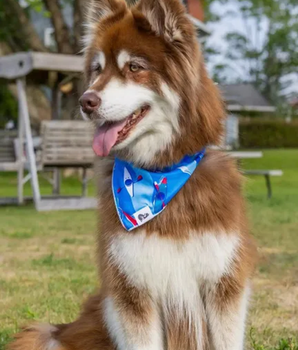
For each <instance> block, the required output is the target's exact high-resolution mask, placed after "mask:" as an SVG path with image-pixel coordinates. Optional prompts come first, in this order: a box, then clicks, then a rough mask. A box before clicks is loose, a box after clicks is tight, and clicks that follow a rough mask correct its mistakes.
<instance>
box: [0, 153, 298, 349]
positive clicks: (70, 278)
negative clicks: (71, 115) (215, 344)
mask: <svg viewBox="0 0 298 350" xmlns="http://www.w3.org/2000/svg"><path fill="white" fill-rule="evenodd" d="M243 166H244V168H249V169H282V170H283V171H284V176H282V177H276V178H272V186H273V198H272V199H271V200H268V199H267V198H266V187H265V181H264V178H263V177H258V176H255V177H250V178H248V179H247V181H246V184H245V195H246V197H247V200H248V211H249V216H250V219H251V231H252V233H253V235H254V236H255V238H256V240H257V243H258V247H259V253H260V254H259V255H260V261H259V264H258V268H257V271H256V274H255V277H254V280H253V295H252V302H251V308H250V312H249V317H248V327H247V328H248V335H247V343H248V346H247V349H252V348H253V349H255V350H265V349H266V350H298V347H297V340H295V339H297V334H298V150H272V151H264V157H263V158H261V159H253V160H245V161H244V162H243ZM41 187H42V193H43V194H46V193H48V194H49V193H50V191H51V188H50V186H49V185H48V184H47V183H46V182H45V181H44V180H41ZM62 191H63V193H64V194H71V193H73V194H79V193H80V187H79V182H78V181H77V180H76V179H74V178H69V179H65V180H64V181H63V184H62ZM93 191H94V187H91V189H90V193H93ZM29 194H30V187H29V186H27V187H26V195H29ZM4 195H5V196H8V195H16V176H15V175H13V176H12V175H11V174H0V196H4ZM95 232H96V214H95V212H94V211H69V212H65V211H64V212H49V213H37V212H36V211H35V210H34V208H33V206H32V205H28V206H25V207H21V208H17V207H5V208H1V209H0V349H1V350H2V349H3V348H4V344H6V343H7V342H8V341H9V339H10V337H11V335H12V334H13V333H14V332H16V331H17V330H18V329H19V327H21V326H22V325H24V324H27V323H28V322H31V321H32V320H39V321H43V322H53V323H63V322H69V321H71V320H74V319H75V318H76V317H77V314H78V312H79V308H80V305H81V303H82V300H83V299H85V298H87V296H88V295H89V294H90V293H92V292H93V291H94V290H95V289H96V288H97V286H98V285H97V284H98V279H97V272H96V263H95V249H94V245H95ZM252 330H253V331H252ZM295 341H296V343H295Z"/></svg>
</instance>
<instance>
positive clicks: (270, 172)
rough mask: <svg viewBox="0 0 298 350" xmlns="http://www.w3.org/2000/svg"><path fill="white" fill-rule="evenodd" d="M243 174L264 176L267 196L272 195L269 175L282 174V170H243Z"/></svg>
mask: <svg viewBox="0 0 298 350" xmlns="http://www.w3.org/2000/svg"><path fill="white" fill-rule="evenodd" d="M243 173H244V175H263V176H265V180H266V186H267V197H268V198H271V197H272V187H271V182H270V176H282V175H283V172H282V170H245V171H244V172H243Z"/></svg>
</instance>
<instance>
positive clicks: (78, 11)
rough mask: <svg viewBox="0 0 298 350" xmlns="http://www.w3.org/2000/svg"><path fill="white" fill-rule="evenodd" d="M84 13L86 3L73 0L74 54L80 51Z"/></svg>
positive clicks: (80, 0) (81, 0) (82, 0)
mask: <svg viewBox="0 0 298 350" xmlns="http://www.w3.org/2000/svg"><path fill="white" fill-rule="evenodd" d="M85 11H86V1H84V0H74V9H73V29H74V40H75V50H76V53H78V52H80V51H81V50H82V48H83V47H82V43H81V40H82V35H83V22H84V20H85V18H84V13H85Z"/></svg>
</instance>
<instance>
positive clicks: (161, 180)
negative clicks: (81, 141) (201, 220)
mask: <svg viewBox="0 0 298 350" xmlns="http://www.w3.org/2000/svg"><path fill="white" fill-rule="evenodd" d="M204 155H205V149H203V150H202V151H201V152H199V153H197V154H195V155H194V156H186V157H184V158H183V159H182V160H181V161H180V162H179V163H178V164H175V165H173V166H171V167H167V168H164V169H162V170H160V171H156V172H152V171H148V170H145V169H141V168H136V167H134V166H133V165H132V164H131V163H129V162H125V161H122V160H120V159H118V158H116V159H115V164H114V169H113V177H112V190H113V195H114V200H115V205H116V208H117V212H118V215H119V219H120V221H121V224H122V225H123V227H124V228H125V229H126V230H127V231H131V230H133V229H135V228H137V227H139V226H141V225H143V224H145V223H146V222H148V221H149V220H151V219H153V218H154V217H155V216H156V215H158V214H159V213H161V212H162V211H163V210H164V209H165V208H166V206H167V204H168V203H169V202H170V200H171V199H172V198H173V197H174V196H175V195H176V194H177V192H178V191H179V190H180V189H181V188H182V187H183V186H184V184H185V183H186V182H187V180H188V179H189V178H190V176H191V175H192V173H193V172H194V170H195V169H196V167H197V166H198V164H199V163H200V161H201V160H202V158H203V157H204Z"/></svg>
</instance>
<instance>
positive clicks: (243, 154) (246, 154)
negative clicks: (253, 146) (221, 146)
mask: <svg viewBox="0 0 298 350" xmlns="http://www.w3.org/2000/svg"><path fill="white" fill-rule="evenodd" d="M228 153H229V154H230V155H231V156H232V157H233V158H236V159H239V160H240V159H253V158H262V157H263V152H257V151H253V152H250V151H235V152H228ZM243 174H244V175H261V176H264V177H265V182H266V187H267V198H271V197H272V185H271V181H270V179H271V176H282V175H283V172H282V170H269V169H263V170H244V171H243Z"/></svg>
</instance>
